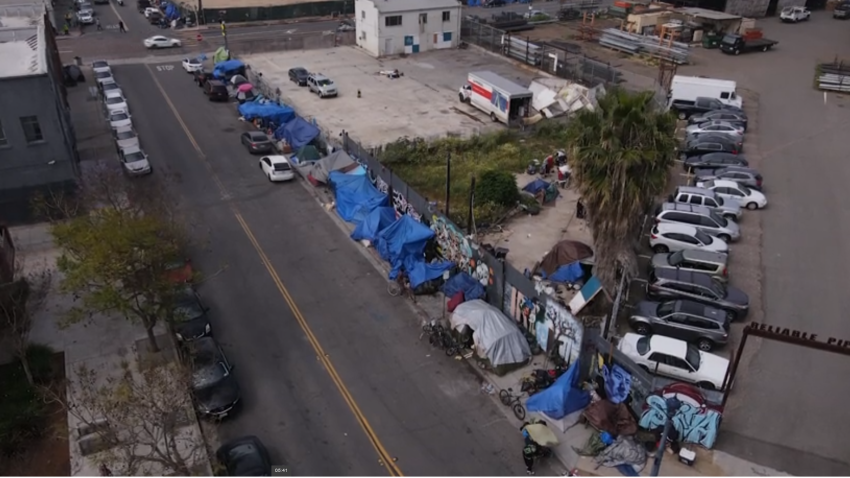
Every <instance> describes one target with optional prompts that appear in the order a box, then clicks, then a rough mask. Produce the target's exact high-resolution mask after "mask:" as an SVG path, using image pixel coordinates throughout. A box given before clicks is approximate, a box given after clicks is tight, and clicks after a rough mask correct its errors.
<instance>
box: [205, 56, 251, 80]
mask: <svg viewBox="0 0 850 478" xmlns="http://www.w3.org/2000/svg"><path fill="white" fill-rule="evenodd" d="M233 75H242V76H245V64H244V63H242V62H241V61H239V60H225V61H222V62H219V63H216V64H215V68H213V77H215V78H224V79H229V78H231V77H232V76H233Z"/></svg>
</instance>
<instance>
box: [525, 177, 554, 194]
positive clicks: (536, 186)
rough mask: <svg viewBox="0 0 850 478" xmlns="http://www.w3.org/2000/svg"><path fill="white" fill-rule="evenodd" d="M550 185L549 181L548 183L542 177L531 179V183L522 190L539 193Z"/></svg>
mask: <svg viewBox="0 0 850 478" xmlns="http://www.w3.org/2000/svg"><path fill="white" fill-rule="evenodd" d="M548 187H549V183H547V182H546V181H544V180H542V179H540V178H537V179H535V180H534V181H531V182H530V183H528V184H526V185H525V187H523V188H522V190H523V191H525V192H527V193H531V194H537V193H539V192H540V191H543V190H545V189H546V188H548Z"/></svg>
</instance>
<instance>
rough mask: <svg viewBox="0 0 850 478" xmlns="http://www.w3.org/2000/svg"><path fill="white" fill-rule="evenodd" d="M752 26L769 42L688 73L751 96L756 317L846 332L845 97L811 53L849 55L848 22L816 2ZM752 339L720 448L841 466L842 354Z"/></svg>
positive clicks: (846, 419)
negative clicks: (758, 192) (759, 199)
mask: <svg viewBox="0 0 850 478" xmlns="http://www.w3.org/2000/svg"><path fill="white" fill-rule="evenodd" d="M758 26H759V27H761V28H763V30H764V35H765V37H767V38H772V39H774V40H778V41H779V44H778V45H777V47H776V48H775V50H774V51H770V52H767V53H752V54H749V55H741V56H731V57H730V56H726V55H722V54H721V53H719V52H717V53H716V56H712V57H711V58H712V62H710V63H706V64H704V65H700V67H703V68H704V69H703V70H702V71H699V74H703V75H707V76H712V77H721V78H730V79H735V80H737V81H738V84H739V86H740V87H744V88H747V89H749V90H751V91H753V92H754V93H755V95H756V96H757V97H758V103H759V117H758V131H756V132H755V135H756V141H757V142H758V150H759V151H760V152H761V156H762V159H761V169H762V173H763V174H764V176H765V193H766V194H767V197H768V200H769V201H770V203H769V205H768V208H767V209H766V210H764V211H759V212H758V213H761V214H762V226H763V237H762V265H763V267H762V273H763V280H762V284H763V290H764V293H763V302H764V304H763V308H764V310H765V322H766V323H768V324H772V325H774V326H779V327H788V328H791V329H797V330H802V331H806V332H810V333H815V334H818V336H819V337H820V338H821V339H822V340H826V339H827V338H828V337H837V338H842V339H847V338H850V323H848V320H847V311H848V310H850V296H848V294H847V279H846V277H847V270H848V268H850V243H848V241H847V240H846V237H847V233H848V232H850V230H849V229H848V227H850V226H848V225H850V209H848V208H846V207H845V205H844V204H843V201H842V199H841V197H842V196H841V192H842V191H845V190H846V189H847V185H848V184H850V164H848V162H847V158H846V156H847V152H846V151H847V148H846V144H847V141H846V138H845V136H846V135H847V133H846V131H847V127H848V125H850V108H848V106H850V102H848V99H847V98H846V97H840V96H839V95H834V94H830V95H827V96H826V97H825V96H824V94H823V93H822V92H820V91H817V90H815V89H814V88H813V87H812V81H813V78H814V68H815V65H816V63H817V62H818V61H819V60H820V61H832V59H833V58H834V57H836V56H837V57H838V58H848V57H850V47H848V46H847V43H846V41H845V40H844V39H845V37H846V32H847V28H848V23H846V22H842V21H839V20H833V19H832V18H830V14H829V12H816V13H815V14H814V15H813V18H812V20H811V21H810V22H806V23H800V24H796V25H783V24H780V23H779V21H778V19H775V18H771V19H765V20H764V21H759V25H758ZM715 51H716V50H715ZM819 57H820V58H819ZM748 141H749V139H748ZM751 340H752V343H751V344H750V345H748V350H747V351H746V352H745V354H744V356H745V360H744V362H743V363H742V367H743V370H742V371H741V372H740V373H739V376H738V379H737V381H736V383H735V390H734V392H733V394H732V397H731V399H730V406H729V407H728V408H727V413H726V416H724V421H723V427H722V428H723V430H722V434H721V440H720V442H719V446H720V447H721V448H722V449H724V450H726V451H728V452H730V453H733V454H736V455H740V456H742V457H744V458H749V459H752V460H753V461H756V462H757V463H760V464H763V465H768V466H772V467H774V468H777V469H780V470H783V471H787V472H789V473H792V474H794V475H809V476H811V475H845V476H846V475H848V474H850V464H848V463H850V455H848V453H847V445H846V442H845V441H844V440H843V439H842V438H841V433H843V431H844V430H845V429H847V428H848V427H850V409H848V408H847V406H846V397H847V396H848V395H849V394H850V383H848V381H847V380H846V377H848V376H850V358H848V357H846V356H841V355H835V354H829V353H826V352H819V351H815V350H811V349H806V348H802V347H798V346H794V345H786V344H782V343H777V342H771V341H762V340H758V339H755V340H753V339H751Z"/></svg>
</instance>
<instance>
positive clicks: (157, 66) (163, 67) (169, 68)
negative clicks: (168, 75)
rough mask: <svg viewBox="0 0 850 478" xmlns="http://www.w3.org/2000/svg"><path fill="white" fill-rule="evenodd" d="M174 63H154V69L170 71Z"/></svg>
mask: <svg viewBox="0 0 850 478" xmlns="http://www.w3.org/2000/svg"><path fill="white" fill-rule="evenodd" d="M173 69H174V65H156V71H171V70H173Z"/></svg>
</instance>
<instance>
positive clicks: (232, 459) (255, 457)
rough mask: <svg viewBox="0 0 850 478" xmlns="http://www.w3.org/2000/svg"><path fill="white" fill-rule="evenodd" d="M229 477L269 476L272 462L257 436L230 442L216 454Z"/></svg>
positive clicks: (222, 446)
mask: <svg viewBox="0 0 850 478" xmlns="http://www.w3.org/2000/svg"><path fill="white" fill-rule="evenodd" d="M215 457H216V459H217V460H218V462H219V463H221V464H222V466H224V469H225V470H227V475H228V476H269V475H271V469H272V465H271V460H270V459H269V452H268V451H267V450H266V447H265V446H264V445H263V442H261V441H260V439H259V438H257V437H255V436H245V437H242V438H237V439H235V440H230V441H229V442H227V443H225V444H224V445H221V446H220V447H219V448H218V451H216V452H215Z"/></svg>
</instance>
